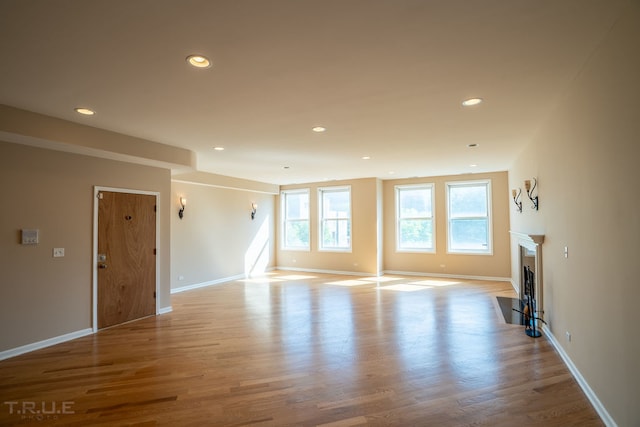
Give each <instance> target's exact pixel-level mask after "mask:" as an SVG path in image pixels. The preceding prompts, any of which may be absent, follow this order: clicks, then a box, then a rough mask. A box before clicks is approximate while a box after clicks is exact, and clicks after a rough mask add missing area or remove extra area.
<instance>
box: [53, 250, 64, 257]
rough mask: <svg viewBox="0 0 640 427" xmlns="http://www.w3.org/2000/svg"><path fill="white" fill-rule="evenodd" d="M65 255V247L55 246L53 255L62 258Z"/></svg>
mask: <svg viewBox="0 0 640 427" xmlns="http://www.w3.org/2000/svg"><path fill="white" fill-rule="evenodd" d="M63 256H64V248H53V257H54V258H62V257H63Z"/></svg>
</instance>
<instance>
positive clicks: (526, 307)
mask: <svg viewBox="0 0 640 427" xmlns="http://www.w3.org/2000/svg"><path fill="white" fill-rule="evenodd" d="M535 292H536V287H535V274H534V272H533V271H531V268H529V266H525V267H524V296H523V299H522V300H520V307H522V310H518V309H515V308H512V310H513V311H517V312H518V313H520V314H522V316H523V323H524V332H525V333H526V334H527V335H528V336H530V337H532V338H538V337H539V336H542V333H540V330H539V329H538V321H540V322H542V323H544V324H545V325H546V324H547V322H545V321H544V319H542V318H541V317H538V316H537V315H536V313H537V311H536V298H535V296H536V295H535Z"/></svg>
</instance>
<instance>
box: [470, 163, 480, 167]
mask: <svg viewBox="0 0 640 427" xmlns="http://www.w3.org/2000/svg"><path fill="white" fill-rule="evenodd" d="M476 166H478V165H476V164H475V163H472V164H470V165H469V167H470V168H475V167H476Z"/></svg>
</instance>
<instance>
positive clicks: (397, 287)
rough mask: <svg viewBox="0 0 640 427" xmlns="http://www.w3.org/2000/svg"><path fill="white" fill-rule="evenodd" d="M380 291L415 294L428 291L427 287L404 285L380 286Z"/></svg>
mask: <svg viewBox="0 0 640 427" xmlns="http://www.w3.org/2000/svg"><path fill="white" fill-rule="evenodd" d="M380 289H383V290H385V291H400V292H415V291H424V290H425V289H427V286H416V285H409V284H404V283H402V284H398V285H389V286H380Z"/></svg>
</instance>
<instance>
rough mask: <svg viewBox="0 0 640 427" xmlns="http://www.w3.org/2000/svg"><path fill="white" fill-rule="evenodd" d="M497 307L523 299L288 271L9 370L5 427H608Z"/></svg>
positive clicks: (1, 375) (218, 291)
mask: <svg viewBox="0 0 640 427" xmlns="http://www.w3.org/2000/svg"><path fill="white" fill-rule="evenodd" d="M497 295H500V296H514V293H513V290H512V289H511V286H510V284H508V283H503V282H483V281H458V280H450V279H449V280H445V279H428V278H423V277H400V276H384V277H382V278H379V281H376V278H367V277H364V278H357V277H347V276H334V275H322V274H301V273H291V272H285V271H276V272H272V273H269V274H268V275H266V276H265V277H263V278H256V279H248V280H240V281H234V282H229V283H225V284H222V285H217V286H212V287H208V288H202V289H198V290H193V291H188V292H184V293H179V294H175V295H173V304H172V305H173V312H171V313H169V314H165V315H161V316H153V317H149V318H146V319H142V320H139V321H136V322H132V323H128V324H125V325H121V326H117V327H114V328H111V329H107V330H103V331H101V332H99V333H97V334H94V335H91V336H87V337H84V338H79V339H76V340H74V341H69V342H66V343H63V344H59V345H56V346H52V347H49V348H46V349H43V350H39V351H35V352H32V353H29V354H25V355H22V356H18V357H15V358H12V359H8V360H4V361H2V362H0V402H2V407H1V408H0V425H3V426H4V425H14V424H15V425H38V426H42V425H72V426H87V425H109V426H112V425H137V426H153V425H170V426H191V425H192V426H202V425H211V426H314V425H320V426H325V427H326V426H331V427H347V426H361V425H372V426H378V425H395V426H431V425H433V426H478V425H489V426H571V425H575V426H578V425H579V426H600V425H603V424H602V422H601V421H600V419H599V418H598V415H597V413H596V412H595V410H594V409H593V408H592V406H591V405H590V403H589V402H588V400H587V399H586V397H585V396H584V394H583V393H582V391H581V389H580V387H579V386H578V385H577V383H576V382H575V380H574V379H573V377H572V376H571V374H570V373H569V371H568V370H567V368H566V367H565V365H564V364H563V362H562V361H561V359H560V357H559V356H558V355H557V354H556V353H555V350H554V349H553V347H552V346H551V344H550V343H549V342H548V341H547V340H546V338H537V339H533V338H529V337H527V336H526V335H525V333H524V331H523V327H521V326H517V325H510V324H506V323H505V322H504V320H503V319H502V317H501V314H500V312H499V310H498V309H497V307H496V303H495V301H494V300H495V296H497ZM38 411H39V412H40V413H36V412H38ZM43 412H44V413H43Z"/></svg>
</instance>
